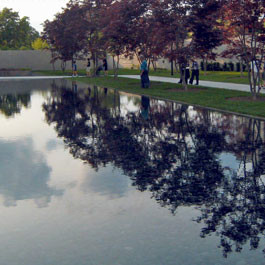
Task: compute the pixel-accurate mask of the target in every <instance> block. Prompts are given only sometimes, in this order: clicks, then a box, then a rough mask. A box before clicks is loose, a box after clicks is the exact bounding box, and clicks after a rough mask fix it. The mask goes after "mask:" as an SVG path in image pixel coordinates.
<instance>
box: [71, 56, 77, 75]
mask: <svg viewBox="0 0 265 265" xmlns="http://www.w3.org/2000/svg"><path fill="white" fill-rule="evenodd" d="M72 69H73V75H72V77H77V76H78V74H77V65H76V61H75V60H74V61H73V64H72Z"/></svg>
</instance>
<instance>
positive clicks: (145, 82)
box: [140, 56, 150, 88]
mask: <svg viewBox="0 0 265 265" xmlns="http://www.w3.org/2000/svg"><path fill="white" fill-rule="evenodd" d="M141 61H142V63H141V66H140V71H141V72H140V76H141V87H142V88H148V87H149V85H150V80H149V76H148V66H147V62H146V60H145V58H144V56H141Z"/></svg>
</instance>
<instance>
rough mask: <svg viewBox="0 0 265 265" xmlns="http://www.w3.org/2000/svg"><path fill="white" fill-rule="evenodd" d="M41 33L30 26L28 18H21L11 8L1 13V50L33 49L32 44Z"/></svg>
mask: <svg viewBox="0 0 265 265" xmlns="http://www.w3.org/2000/svg"><path fill="white" fill-rule="evenodd" d="M38 36H39V33H38V32H37V31H36V30H35V29H34V28H33V27H31V26H30V23H29V18H28V17H22V18H20V17H19V14H18V12H15V11H13V10H12V9H10V8H4V9H3V10H2V11H0V49H6V50H8V49H20V48H21V47H23V48H24V47H27V48H28V49H31V43H32V42H33V41H34V40H35V39H36V38H38Z"/></svg>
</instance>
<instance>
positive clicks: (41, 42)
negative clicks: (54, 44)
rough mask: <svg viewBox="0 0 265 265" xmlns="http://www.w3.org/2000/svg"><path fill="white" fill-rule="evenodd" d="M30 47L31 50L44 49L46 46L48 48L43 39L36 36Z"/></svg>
mask: <svg viewBox="0 0 265 265" xmlns="http://www.w3.org/2000/svg"><path fill="white" fill-rule="evenodd" d="M31 47H32V48H33V50H44V49H46V48H49V45H48V43H47V42H46V41H45V40H42V39H41V38H37V39H36V40H34V41H33V42H32V43H31Z"/></svg>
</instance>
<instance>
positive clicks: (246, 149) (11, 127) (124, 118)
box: [0, 80, 265, 265]
mask: <svg viewBox="0 0 265 265" xmlns="http://www.w3.org/2000/svg"><path fill="white" fill-rule="evenodd" d="M0 87H1V88H2V90H1V91H0V113H1V114H0V124H1V131H0V158H1V159H0V163H1V165H0V208H1V209H0V210H1V217H2V218H0V225H1V226H0V227H1V228H0V241H1V244H0V263H1V264H6V265H9V264H21V265H23V264H40V265H44V264H45V265H46V264H47V265H48V264H49V265H50V264H58V265H60V264H67V265H68V264H69V265H70V264H71V265H73V264H76V265H77V264H78V265H82V264H97V265H98V264H133V265H135V264H141V265H142V264H152V265H154V264H184V265H185V264H189V265H190V264H241V265H242V264H248V265H250V264H262V263H263V262H264V253H262V250H263V249H264V228H265V223H264V221H265V213H264V212H265V211H264V189H265V188H264V181H265V177H264V172H265V148H264V138H265V135H264V134H265V131H264V122H263V121H260V120H254V119H248V118H244V117H240V116H235V115H226V114H221V113H218V112H212V111H207V110H205V109H200V108H193V107H189V106H185V105H180V104H175V103H171V102H164V101H157V100H153V99H149V98H147V97H142V98H141V97H135V96H133V95H128V94H125V93H121V94H119V93H118V92H114V91H112V90H109V89H98V88H96V87H93V86H90V87H89V86H86V85H81V84H77V83H71V82H67V81H65V80H56V81H51V80H50V81H49V80H45V81H43V82H40V81H38V82H36V81H23V82H14V83H13V82H8V83H1V85H0ZM7 87H8V88H9V90H8V91H10V92H9V93H7ZM218 246H219V248H218ZM250 249H252V250H250ZM224 257H227V258H224Z"/></svg>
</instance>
